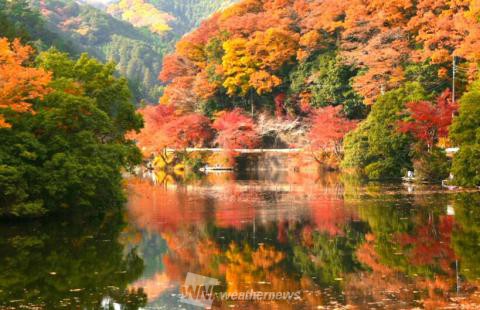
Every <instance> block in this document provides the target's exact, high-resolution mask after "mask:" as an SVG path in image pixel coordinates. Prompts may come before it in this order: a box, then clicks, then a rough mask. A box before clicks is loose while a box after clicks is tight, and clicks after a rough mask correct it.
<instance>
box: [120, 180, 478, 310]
mask: <svg viewBox="0 0 480 310" xmlns="http://www.w3.org/2000/svg"><path fill="white" fill-rule="evenodd" d="M130 191H131V195H130V203H129V214H130V219H131V222H132V224H133V225H134V226H135V227H136V229H138V231H139V232H140V233H141V234H142V238H141V240H138V242H137V243H136V244H135V246H138V247H139V249H144V250H143V258H144V259H145V261H146V262H147V264H146V265H147V269H149V268H150V267H149V263H148V262H149V261H153V262H156V263H155V264H156V266H157V269H156V271H155V272H153V269H154V268H150V269H151V271H150V272H149V273H148V274H144V275H143V276H142V278H141V279H140V280H138V281H137V282H135V283H133V284H132V285H131V287H132V288H140V287H142V288H144V290H145V292H147V295H148V305H149V306H151V307H153V306H155V307H159V308H163V309H171V308H173V307H178V306H179V305H181V306H182V307H186V306H185V305H183V304H180V303H179V297H178V293H179V287H180V286H181V285H182V284H183V282H184V280H185V276H186V274H187V273H188V272H193V273H197V274H201V275H204V276H209V277H213V278H216V279H219V280H220V281H221V282H222V287H221V288H220V289H221V290H223V291H226V292H232V293H233V292H243V291H249V290H253V291H266V292H270V291H275V292H285V291H301V299H300V300H295V301H290V302H286V301H249V302H240V301H228V302H225V301H223V302H221V301H216V302H215V304H214V307H215V308H229V307H236V308H246V309H263V308H265V309H267V308H272V306H273V307H274V309H302V308H304V309H311V308H316V307H319V306H323V307H326V308H338V307H347V306H356V307H359V308H379V309H381V308H385V307H388V308H411V307H424V308H430V309H437V308H440V307H449V306H450V307H455V306H460V305H461V306H463V307H465V308H472V307H473V308H478V307H479V306H480V295H478V293H477V285H478V279H479V278H478V272H479V271H480V268H479V267H478V262H480V254H478V253H479V251H478V250H480V249H479V244H480V240H479V239H478V238H479V237H480V221H479V220H480V218H479V217H480V209H479V208H478V207H479V203H480V195H479V194H477V193H468V194H457V195H453V194H449V193H445V192H442V191H441V190H440V189H439V188H434V187H426V186H423V187H415V188H406V187H403V186H402V185H399V184H391V185H381V184H370V185H362V184H361V183H360V182H359V181H358V180H355V179H349V178H345V177H341V176H339V175H337V174H333V173H327V174H324V175H321V176H317V175H308V174H277V175H275V176H265V175H257V176H255V177H253V178H252V177H249V176H237V177H235V176H234V175H233V174H219V175H209V176H207V177H205V178H203V179H200V180H195V181H193V182H188V184H183V185H182V184H175V182H169V183H168V184H163V185H162V184H156V185H154V184H153V183H152V182H149V181H147V180H139V179H135V180H131V182H130ZM449 206H450V209H451V210H452V209H453V210H454V211H455V215H452V212H451V211H450V212H447V208H448V207H449ZM154 239H155V240H160V241H152V240H154ZM152 243H159V244H160V246H158V247H157V248H156V249H157V250H156V251H154V250H152V248H150V247H149V246H148V245H149V244H152ZM147 249H149V250H148V253H147ZM160 261H161V263H159V262H160ZM187 308H188V307H187Z"/></svg>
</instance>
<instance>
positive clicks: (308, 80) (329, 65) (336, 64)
mask: <svg viewBox="0 0 480 310" xmlns="http://www.w3.org/2000/svg"><path fill="white" fill-rule="evenodd" d="M356 74H357V70H355V68H353V67H351V66H347V65H344V64H342V61H341V59H339V57H338V56H336V55H335V54H333V53H326V54H320V55H318V56H317V57H314V58H313V59H312V60H309V61H307V62H305V63H301V64H299V65H298V66H297V67H296V69H295V70H294V71H292V73H291V74H290V90H289V91H290V93H291V94H292V95H295V94H300V93H302V92H309V93H311V95H312V97H311V102H310V104H311V105H312V106H313V107H315V108H320V107H326V106H329V105H333V106H338V105H343V106H344V113H345V115H347V116H348V117H349V118H357V119H358V118H363V117H364V116H365V114H366V112H367V108H366V106H365V105H364V104H363V100H362V98H361V97H360V96H359V95H358V94H357V93H356V92H355V91H354V90H353V89H352V87H351V85H350V81H351V79H352V78H353V77H354V76H355V75H356Z"/></svg>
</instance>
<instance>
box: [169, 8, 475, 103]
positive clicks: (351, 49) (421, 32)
mask: <svg viewBox="0 0 480 310" xmlns="http://www.w3.org/2000/svg"><path fill="white" fill-rule="evenodd" d="M477 6H478V5H477V4H476V2H475V1H454V2H448V1H431V0H421V1H412V0H396V1H388V2H386V1H376V0H374V1H361V0H354V1H348V2H346V1H343V2H342V1H336V0H325V1H305V0H285V1H276V0H267V1H259V0H244V1H240V2H239V3H238V4H235V5H233V6H232V7H230V8H228V9H226V10H225V11H223V12H221V13H217V14H215V15H214V16H213V17H211V18H210V19H209V20H207V21H206V22H204V23H203V24H202V25H201V26H200V28H199V29H198V30H196V31H194V32H192V33H191V34H189V35H187V36H185V37H184V38H183V39H182V40H181V41H180V43H179V44H178V45H177V50H176V52H175V53H174V54H173V55H171V56H169V57H167V58H166V59H165V66H164V72H162V73H161V77H162V79H163V80H165V78H164V77H165V76H169V77H170V78H169V80H173V79H180V78H187V77H191V78H193V77H195V76H196V75H197V74H198V73H208V76H209V79H210V81H213V80H215V81H216V82H217V83H215V84H214V85H215V86H214V89H215V91H212V92H210V94H212V97H210V98H213V94H215V93H220V92H222V91H225V92H226V93H227V94H228V95H229V96H231V97H235V96H247V95H248V94H249V92H250V91H254V92H256V93H257V94H258V95H265V94H269V93H274V94H275V93H277V92H278V90H279V88H280V87H281V85H282V83H284V82H285V81H286V79H285V74H284V72H282V70H281V69H282V68H285V67H286V66H289V65H291V64H293V63H294V62H295V61H300V62H305V61H308V59H309V57H310V56H311V55H313V54H315V53H319V52H324V51H326V50H328V49H335V50H337V52H338V53H339V55H340V56H341V57H342V59H343V62H344V63H345V64H348V65H353V66H355V67H358V68H360V69H362V72H361V74H358V75H357V76H356V77H355V78H354V80H353V86H354V89H355V90H356V91H357V92H358V93H359V94H360V95H362V96H363V97H364V99H365V103H367V104H372V103H373V102H374V101H375V99H376V98H377V97H378V96H379V95H380V94H381V93H382V92H384V91H388V90H391V89H394V88H396V87H398V86H400V84H401V83H402V82H403V81H405V79H406V76H405V74H406V73H405V72H406V71H405V66H406V65H407V64H408V63H415V62H423V61H429V62H431V63H434V64H438V65H439V66H440V67H441V68H442V70H441V71H442V72H443V71H444V70H447V69H449V68H450V62H451V56H452V55H455V56H458V57H462V58H464V59H465V60H466V62H467V65H469V66H470V67H469V68H470V69H469V70H475V68H476V62H477V60H478V59H480V53H479V52H478V50H479V48H478V47H479V43H478V42H479V41H480V40H479V38H480V25H479V23H478V16H479V13H478V8H477ZM180 59H181V61H180V62H179V60H180ZM213 64H215V69H214V68H213V67H212V65H213ZM185 65H186V66H187V67H188V70H186V67H185ZM174 67H177V68H179V70H176V72H173V71H172V68H174ZM174 71H175V70H174ZM472 72H474V71H471V73H472ZM174 84H175V83H174ZM174 84H172V85H171V86H168V87H167V92H166V93H168V88H170V87H177V86H176V85H174ZM184 89H185V90H188V89H187V88H184ZM171 102H172V103H175V104H179V105H181V104H182V101H171ZM298 103H299V102H298Z"/></svg>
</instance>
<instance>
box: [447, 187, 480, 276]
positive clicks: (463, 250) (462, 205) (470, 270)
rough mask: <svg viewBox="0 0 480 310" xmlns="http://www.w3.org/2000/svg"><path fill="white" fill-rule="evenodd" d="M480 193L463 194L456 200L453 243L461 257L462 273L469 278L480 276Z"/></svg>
mask: <svg viewBox="0 0 480 310" xmlns="http://www.w3.org/2000/svg"><path fill="white" fill-rule="evenodd" d="M479 205H480V195H479V194H473V195H472V194H463V195H459V196H458V197H457V199H456V201H455V205H454V206H455V220H456V223H457V225H456V226H455V228H454V230H453V236H452V239H453V245H454V248H455V252H457V254H458V256H459V257H461V264H460V266H461V270H462V274H463V275H464V276H465V277H466V278H467V279H468V280H477V279H478V278H479V277H480V264H479V262H480V209H479V208H478V206H479Z"/></svg>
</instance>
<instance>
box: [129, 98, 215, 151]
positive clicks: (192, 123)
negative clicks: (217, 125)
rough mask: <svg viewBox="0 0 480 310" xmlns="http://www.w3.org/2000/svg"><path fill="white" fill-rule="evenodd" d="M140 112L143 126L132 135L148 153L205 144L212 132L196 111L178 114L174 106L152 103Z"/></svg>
mask: <svg viewBox="0 0 480 310" xmlns="http://www.w3.org/2000/svg"><path fill="white" fill-rule="evenodd" d="M140 113H141V114H142V115H143V117H144V120H145V127H144V129H143V130H142V131H141V132H140V133H138V134H132V135H131V138H133V139H135V140H137V143H138V146H139V147H140V148H141V149H142V151H143V153H144V154H145V155H150V154H152V153H156V152H160V151H161V150H163V149H164V148H167V147H169V148H179V149H181V148H186V147H195V146H203V144H204V143H205V142H206V141H208V140H209V139H210V138H211V136H212V132H211V129H210V125H209V120H208V118H206V117H205V116H203V115H200V114H196V113H189V114H179V113H178V112H177V111H176V110H175V108H174V107H173V106H171V105H157V106H149V107H146V108H144V109H142V110H140Z"/></svg>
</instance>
